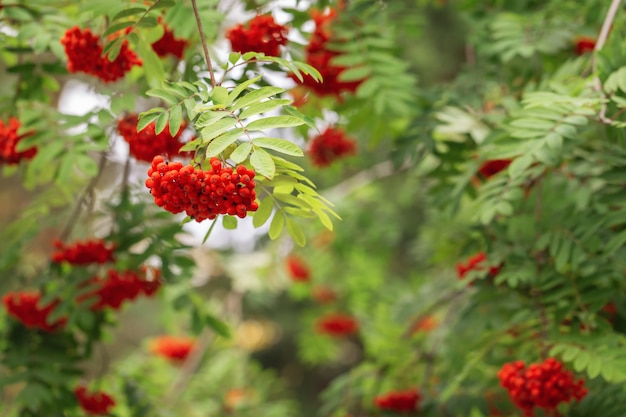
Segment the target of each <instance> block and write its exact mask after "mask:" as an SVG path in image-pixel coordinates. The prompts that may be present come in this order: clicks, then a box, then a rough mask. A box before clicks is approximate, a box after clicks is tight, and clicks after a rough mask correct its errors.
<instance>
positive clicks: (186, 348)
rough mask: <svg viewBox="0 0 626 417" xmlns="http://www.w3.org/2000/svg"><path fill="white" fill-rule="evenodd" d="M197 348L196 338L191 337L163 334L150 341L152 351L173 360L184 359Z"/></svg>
mask: <svg viewBox="0 0 626 417" xmlns="http://www.w3.org/2000/svg"><path fill="white" fill-rule="evenodd" d="M195 348H196V340H195V339H192V338H190V337H177V336H161V337H157V338H155V339H153V340H151V341H150V351H151V352H152V353H153V354H155V355H158V356H162V357H164V358H166V359H170V360H173V361H184V360H185V359H187V356H189V354H190V353H191V352H193V350H194V349H195Z"/></svg>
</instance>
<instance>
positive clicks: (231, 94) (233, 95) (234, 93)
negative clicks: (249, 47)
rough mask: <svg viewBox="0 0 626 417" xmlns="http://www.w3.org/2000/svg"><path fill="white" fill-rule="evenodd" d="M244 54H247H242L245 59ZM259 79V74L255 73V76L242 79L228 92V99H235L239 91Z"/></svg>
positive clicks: (231, 100) (241, 91)
mask: <svg viewBox="0 0 626 417" xmlns="http://www.w3.org/2000/svg"><path fill="white" fill-rule="evenodd" d="M246 55H247V54H245V55H244V56H243V59H244V60H247V59H246ZM260 79H261V76H260V75H257V76H256V77H254V78H250V79H249V80H247V81H244V82H242V83H241V84H239V85H237V87H235V88H233V90H232V91H231V92H230V94H228V99H229V100H230V102H231V103H232V102H233V101H235V100H236V99H237V97H239V95H240V94H241V93H243V91H244V90H245V89H246V88H248V87H250V86H251V85H252V84H254V83H255V82H257V81H259V80H260Z"/></svg>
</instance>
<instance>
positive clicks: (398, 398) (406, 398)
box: [374, 389, 421, 413]
mask: <svg viewBox="0 0 626 417" xmlns="http://www.w3.org/2000/svg"><path fill="white" fill-rule="evenodd" d="M420 400H421V397H420V394H419V393H418V392H417V390H416V389H409V390H407V391H391V392H388V393H387V394H384V395H380V396H378V397H376V398H374V405H375V406H376V407H378V408H380V409H381V410H389V411H395V412H397V413H405V412H410V411H415V410H416V409H417V407H418V406H419V401H420Z"/></svg>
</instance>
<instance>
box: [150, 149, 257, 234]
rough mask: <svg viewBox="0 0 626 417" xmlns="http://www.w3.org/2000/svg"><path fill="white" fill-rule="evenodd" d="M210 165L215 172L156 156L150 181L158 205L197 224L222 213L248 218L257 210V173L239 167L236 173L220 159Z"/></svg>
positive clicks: (241, 166) (212, 160)
mask: <svg viewBox="0 0 626 417" xmlns="http://www.w3.org/2000/svg"><path fill="white" fill-rule="evenodd" d="M210 162H211V170H210V171H203V170H201V169H198V168H194V167H192V166H191V165H187V166H183V164H181V163H180V162H166V161H165V159H164V158H163V157H162V156H155V157H154V159H153V160H152V167H151V168H150V169H149V170H148V177H149V178H148V179H147V180H146V187H148V188H149V189H150V192H151V193H152V196H153V197H154V202H155V204H156V205H157V206H159V207H163V208H164V209H165V210H167V211H169V212H170V213H174V214H176V213H182V212H183V211H184V212H185V213H186V214H187V215H188V216H190V217H191V218H193V219H194V220H196V221H197V222H201V221H203V220H206V219H214V218H215V217H217V215H219V214H228V215H231V216H237V217H240V218H244V217H246V215H247V214H248V212H249V211H256V210H257V208H258V207H259V205H258V203H257V202H256V201H255V199H256V191H255V190H254V187H255V185H256V184H255V182H254V179H253V178H254V176H255V173H254V170H252V169H248V168H246V167H245V166H243V165H238V166H237V167H236V169H235V170H234V171H233V169H232V168H231V167H228V166H223V165H222V162H221V161H220V160H219V159H218V158H211V160H210Z"/></svg>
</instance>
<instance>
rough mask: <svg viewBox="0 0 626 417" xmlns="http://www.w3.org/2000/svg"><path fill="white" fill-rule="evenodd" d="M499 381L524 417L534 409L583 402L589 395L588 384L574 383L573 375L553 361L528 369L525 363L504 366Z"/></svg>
mask: <svg viewBox="0 0 626 417" xmlns="http://www.w3.org/2000/svg"><path fill="white" fill-rule="evenodd" d="M498 378H499V379H500V385H501V386H502V387H504V388H506V389H507V390H508V391H509V396H510V397H511V400H512V401H513V403H514V404H515V405H516V406H517V407H518V408H519V409H521V410H522V411H523V413H524V416H525V417H533V416H534V412H533V408H534V407H537V408H543V409H544V410H546V411H548V410H555V409H556V407H557V406H558V405H559V404H561V403H563V402H570V401H572V400H573V399H576V400H578V401H580V400H581V399H583V397H584V396H585V395H587V389H586V388H585V381H584V380H582V379H580V380H578V381H574V376H573V375H572V373H571V372H569V371H566V370H564V369H563V364H561V363H560V362H559V361H557V360H556V359H554V358H548V359H546V360H545V361H544V362H543V363H539V364H535V363H534V364H531V365H530V366H528V367H526V366H525V364H524V362H522V361H515V362H511V363H507V364H504V366H502V369H500V371H499V372H498Z"/></svg>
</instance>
